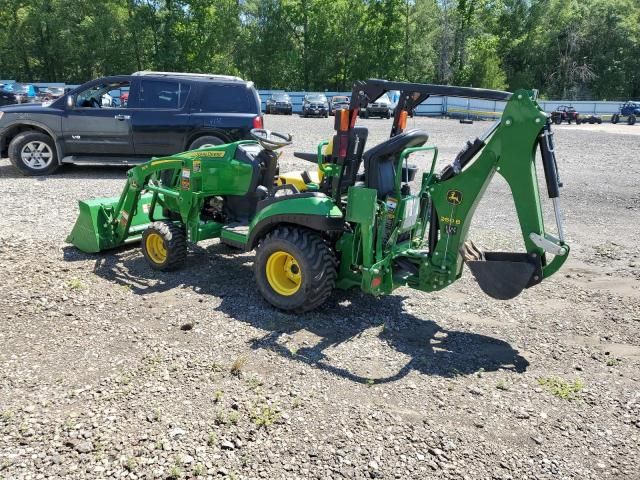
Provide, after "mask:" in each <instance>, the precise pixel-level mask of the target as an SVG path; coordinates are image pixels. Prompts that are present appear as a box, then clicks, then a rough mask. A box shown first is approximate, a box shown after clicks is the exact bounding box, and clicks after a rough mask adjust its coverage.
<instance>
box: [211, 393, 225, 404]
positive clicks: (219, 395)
mask: <svg viewBox="0 0 640 480" xmlns="http://www.w3.org/2000/svg"><path fill="white" fill-rule="evenodd" d="M223 395H224V392H223V391H222V390H216V393H214V394H213V401H214V402H216V403H219V402H220V400H222V396H223Z"/></svg>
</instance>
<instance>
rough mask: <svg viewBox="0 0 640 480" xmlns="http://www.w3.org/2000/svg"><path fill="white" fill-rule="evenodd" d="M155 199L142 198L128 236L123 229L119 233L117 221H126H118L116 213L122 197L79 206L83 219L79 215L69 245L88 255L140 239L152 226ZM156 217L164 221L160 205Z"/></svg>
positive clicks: (92, 200)
mask: <svg viewBox="0 0 640 480" xmlns="http://www.w3.org/2000/svg"><path fill="white" fill-rule="evenodd" d="M152 197H153V195H152V194H145V195H142V196H141V197H140V199H139V200H138V203H137V207H136V208H135V210H134V215H133V218H131V220H130V222H131V223H130V225H129V228H128V229H127V230H126V232H124V230H122V229H121V230H122V231H121V232H118V228H117V224H116V222H117V221H120V222H122V221H123V218H122V217H120V218H116V216H117V213H116V212H115V210H116V208H117V206H118V202H119V200H120V199H119V198H118V197H113V198H94V199H91V200H82V201H80V202H78V205H79V208H80V215H78V219H77V220H76V224H75V226H74V227H73V230H72V231H71V233H70V234H69V236H68V237H67V242H69V243H71V244H73V245H74V246H75V247H77V248H78V249H80V250H82V251H83V252H85V253H97V252H101V251H103V250H108V249H110V248H116V247H119V246H120V245H123V244H124V243H126V242H127V241H133V240H136V239H137V238H139V237H140V234H141V232H142V231H143V230H144V228H145V226H146V225H147V224H149V223H150V219H149V208H150V206H149V204H150V203H151V198H152ZM155 213H156V216H155V218H156V219H158V220H160V219H162V218H163V217H162V209H161V207H160V206H159V205H157V206H156V212H155ZM125 221H126V220H125ZM123 232H124V234H123Z"/></svg>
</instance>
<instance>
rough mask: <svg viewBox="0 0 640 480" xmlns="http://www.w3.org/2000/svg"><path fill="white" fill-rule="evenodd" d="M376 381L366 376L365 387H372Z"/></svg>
mask: <svg viewBox="0 0 640 480" xmlns="http://www.w3.org/2000/svg"><path fill="white" fill-rule="evenodd" d="M375 384H376V381H375V380H374V379H373V378H367V387H373V386H374V385H375Z"/></svg>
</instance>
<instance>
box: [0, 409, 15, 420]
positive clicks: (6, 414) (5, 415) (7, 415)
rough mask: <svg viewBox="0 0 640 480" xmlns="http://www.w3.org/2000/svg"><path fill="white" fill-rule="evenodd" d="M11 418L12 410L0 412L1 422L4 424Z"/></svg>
mask: <svg viewBox="0 0 640 480" xmlns="http://www.w3.org/2000/svg"><path fill="white" fill-rule="evenodd" d="M12 418H13V411H12V410H4V411H3V412H2V420H3V421H4V422H8V421H9V420H11V419H12Z"/></svg>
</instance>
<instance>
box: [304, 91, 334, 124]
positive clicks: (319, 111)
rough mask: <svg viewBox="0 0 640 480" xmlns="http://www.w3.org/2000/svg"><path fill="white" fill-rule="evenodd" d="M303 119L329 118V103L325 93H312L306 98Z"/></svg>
mask: <svg viewBox="0 0 640 480" xmlns="http://www.w3.org/2000/svg"><path fill="white" fill-rule="evenodd" d="M301 115H302V116H303V117H310V116H312V117H325V118H327V117H328V116H329V101H328V100H327V97H326V96H325V95H324V94H323V93H312V94H309V95H305V96H304V100H303V101H302V114H301Z"/></svg>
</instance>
